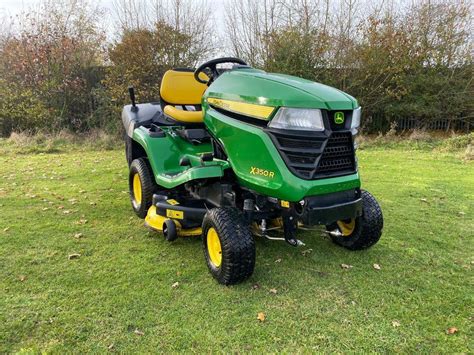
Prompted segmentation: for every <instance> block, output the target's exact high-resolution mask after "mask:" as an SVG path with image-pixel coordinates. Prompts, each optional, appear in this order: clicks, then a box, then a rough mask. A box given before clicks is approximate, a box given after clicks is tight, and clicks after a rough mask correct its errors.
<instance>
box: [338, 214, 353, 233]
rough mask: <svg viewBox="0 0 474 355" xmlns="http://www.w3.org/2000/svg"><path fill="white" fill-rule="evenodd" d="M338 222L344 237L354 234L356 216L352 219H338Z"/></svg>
mask: <svg viewBox="0 0 474 355" xmlns="http://www.w3.org/2000/svg"><path fill="white" fill-rule="evenodd" d="M336 223H337V226H338V227H339V230H340V231H341V233H342V235H343V236H344V237H348V236H350V235H351V234H352V232H354V228H355V225H356V222H355V219H354V218H351V219H350V220H344V221H342V220H341V221H337V222H336Z"/></svg>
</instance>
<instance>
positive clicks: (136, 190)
mask: <svg viewBox="0 0 474 355" xmlns="http://www.w3.org/2000/svg"><path fill="white" fill-rule="evenodd" d="M133 198H134V199H135V202H136V203H138V204H140V203H142V182H141V181H140V176H138V174H135V175H133Z"/></svg>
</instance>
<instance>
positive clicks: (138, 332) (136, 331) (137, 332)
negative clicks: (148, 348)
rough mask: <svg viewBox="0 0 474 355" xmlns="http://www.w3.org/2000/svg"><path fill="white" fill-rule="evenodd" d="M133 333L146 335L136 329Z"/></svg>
mask: <svg viewBox="0 0 474 355" xmlns="http://www.w3.org/2000/svg"><path fill="white" fill-rule="evenodd" d="M133 332H134V333H135V334H136V335H140V336H142V335H145V333H143V332H142V331H141V330H138V329H135V330H134V331H133Z"/></svg>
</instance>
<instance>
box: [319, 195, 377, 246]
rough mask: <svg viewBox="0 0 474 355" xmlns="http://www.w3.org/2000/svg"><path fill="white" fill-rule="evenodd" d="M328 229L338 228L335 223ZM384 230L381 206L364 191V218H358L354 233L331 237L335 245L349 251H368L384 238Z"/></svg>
mask: <svg viewBox="0 0 474 355" xmlns="http://www.w3.org/2000/svg"><path fill="white" fill-rule="evenodd" d="M327 228H328V230H334V229H335V228H338V227H337V224H336V223H334V224H332V225H330V226H327ZM382 228H383V215H382V209H381V208H380V205H379V204H378V202H377V200H376V199H375V197H374V196H372V194H371V193H370V192H368V191H365V190H362V216H360V217H358V218H356V225H355V229H354V231H353V232H352V234H351V235H348V236H340V237H335V236H331V239H332V241H333V242H334V243H336V244H338V245H340V246H342V247H344V248H346V249H349V250H362V249H367V248H370V247H371V246H372V245H374V244H376V243H377V242H378V241H379V239H380V237H381V236H382Z"/></svg>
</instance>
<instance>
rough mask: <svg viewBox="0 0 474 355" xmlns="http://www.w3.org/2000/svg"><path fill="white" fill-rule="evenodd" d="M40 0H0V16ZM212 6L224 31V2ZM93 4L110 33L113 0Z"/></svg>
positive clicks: (102, 0)
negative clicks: (100, 10) (103, 16)
mask: <svg viewBox="0 0 474 355" xmlns="http://www.w3.org/2000/svg"><path fill="white" fill-rule="evenodd" d="M41 1H42V0H0V17H2V16H5V15H6V16H12V17H14V16H15V15H17V14H19V13H20V12H22V10H26V9H28V8H30V7H35V6H37V5H39V4H40V3H41ZM191 1H193V0H191ZM210 2H211V4H212V7H213V9H214V11H215V12H214V15H215V16H214V18H215V21H216V22H215V23H216V25H217V30H218V31H217V32H219V33H222V31H224V3H225V0H211V1H210ZM92 3H93V4H98V5H100V7H102V8H104V9H106V11H107V12H108V14H109V16H106V23H105V26H107V32H108V34H109V35H111V32H112V31H113V30H114V28H113V23H114V11H113V0H93V1H92Z"/></svg>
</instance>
